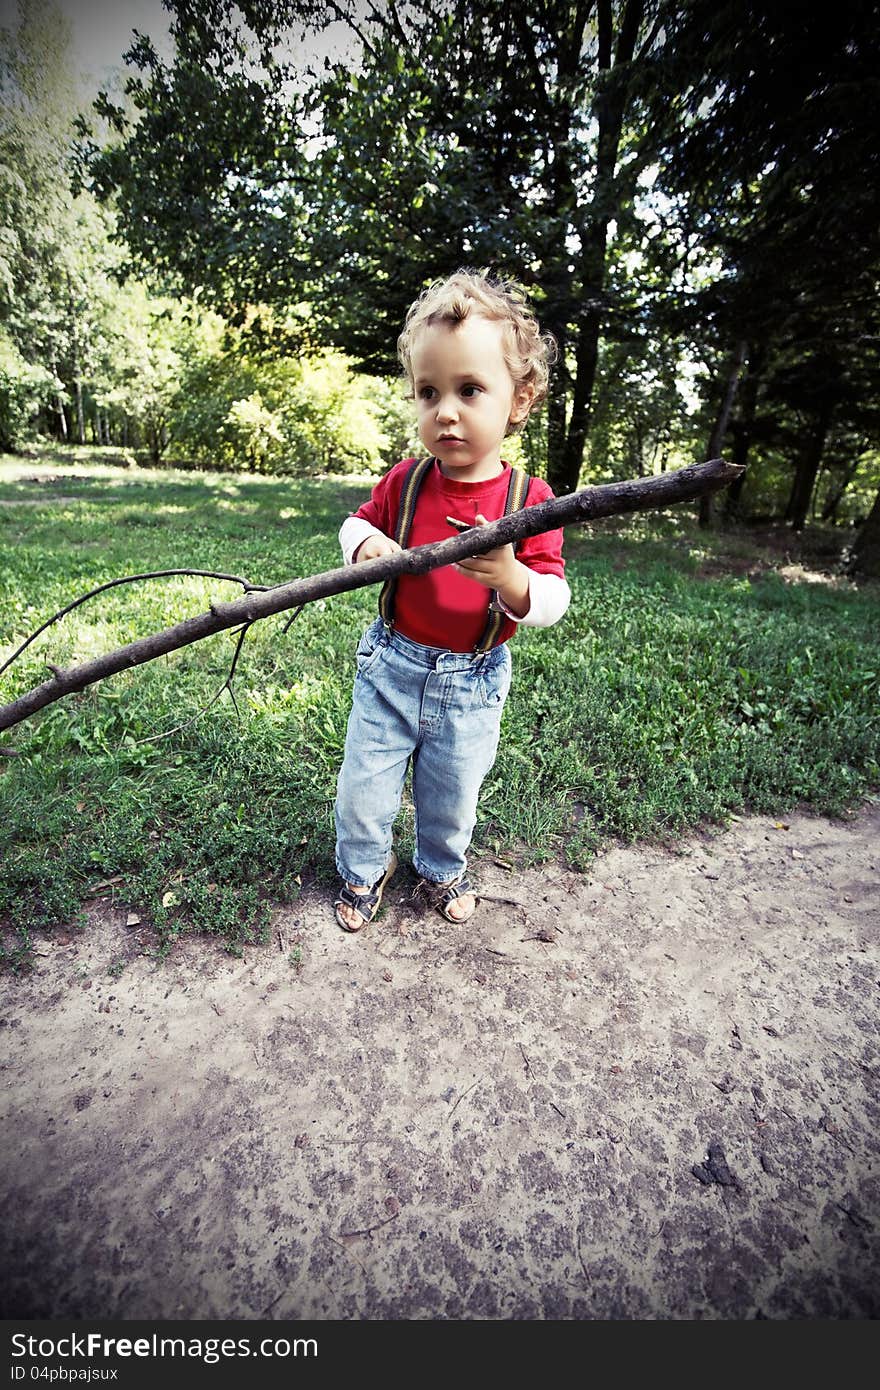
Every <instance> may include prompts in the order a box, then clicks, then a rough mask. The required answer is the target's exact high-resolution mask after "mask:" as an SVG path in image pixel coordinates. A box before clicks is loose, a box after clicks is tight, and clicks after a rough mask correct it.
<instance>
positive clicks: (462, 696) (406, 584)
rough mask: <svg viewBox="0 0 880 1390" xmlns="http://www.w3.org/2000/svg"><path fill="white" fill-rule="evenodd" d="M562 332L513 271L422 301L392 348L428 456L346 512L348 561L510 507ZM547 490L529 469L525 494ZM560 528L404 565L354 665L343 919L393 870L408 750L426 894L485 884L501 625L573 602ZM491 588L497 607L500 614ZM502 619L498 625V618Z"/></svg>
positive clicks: (339, 911) (505, 678) (504, 670)
mask: <svg viewBox="0 0 880 1390" xmlns="http://www.w3.org/2000/svg"><path fill="white" fill-rule="evenodd" d="M553 346H554V345H553V342H552V339H549V338H543V337H542V336H541V333H540V330H539V328H538V324H537V322H536V320H535V318H534V315H533V314H532V312H531V311H530V309H529V308H528V306H527V304H526V302H525V299H524V296H523V294H522V293H521V291H520V290H519V289H518V287H517V286H515V285H513V284H510V283H508V282H503V281H498V280H493V279H490V278H489V277H488V276H485V275H480V274H474V273H471V272H468V271H459V272H458V273H457V274H455V275H452V276H450V277H449V278H448V279H446V280H442V281H437V282H436V283H435V284H433V285H431V286H430V287H429V288H428V289H427V290H426V291H425V292H424V294H422V295H421V297H420V298H419V299H418V300H417V301H416V302H415V303H414V304H413V305H412V306H411V308H410V310H409V312H408V314H407V317H406V323H405V325H404V330H403V333H402V334H401V336H400V338H399V340H398V353H399V356H400V359H401V362H402V363H403V367H404V370H405V371H406V374H407V376H408V378H409V381H410V385H411V387H412V390H413V395H414V398H415V401H416V405H417V409H418V424H419V436H420V438H421V441H422V443H423V444H424V446H425V448H426V450H427V451H428V453H429V454H430V455H431V459H430V461H429V462H428V463H426V470H427V471H426V472H425V473H424V475H423V477H422V480H421V483H420V485H419V487H418V490H417V492H415V495H414V505H413V489H412V483H411V482H409V483H407V479H408V477H410V478H411V476H412V475H411V470H412V467H413V460H412V459H404V460H403V462H402V463H398V464H397V465H396V466H395V467H394V468H392V469H391V471H390V472H389V473H387V474H386V475H385V476H384V477H383V478H382V479H381V481H380V482H379V483H377V485H376V486H375V487H374V488H373V492H372V496H371V498H370V501H369V502H366V503H364V505H363V506H362V507H360V508H359V509H358V511H357V512H356V513H355V514H354V515H353V516H350V517H348V518H347V519H346V521H344V522H343V525H342V528H341V530H340V533H339V538H340V543H341V545H342V550H343V554H344V556H345V562H346V564H352V563H355V564H356V563H359V562H360V561H362V560H370V559H373V558H375V557H376V556H378V555H391V554H393V553H395V552H396V551H399V550H400V549H401V547H400V545H399V544H398V543H397V541H395V540H394V539H392V537H393V536H394V534H395V531H396V530H397V526H398V516H399V513H400V508H401V494H402V491H403V489H404V484H405V483H406V492H405V495H404V498H403V504H404V507H405V508H406V509H408V510H409V512H410V513H411V526H410V530H409V533H408V536H407V538H406V544H407V546H408V548H412V547H415V546H418V545H425V544H427V543H428V542H430V541H438V540H447V539H448V538H449V537H450V536H453V535H455V534H457V531H458V529H460V528H456V527H453V526H452V525H451V524H450V522H449V520H448V519H447V518H449V517H452V518H453V520H457V521H459V522H464V523H467V524H468V525H470V526H484V525H486V524H487V523H488V522H491V521H497V520H498V519H499V517H501V516H503V515H504V512H505V506H506V504H507V499H508V486H509V484H510V482H511V470H510V467H509V465H508V464H506V463H505V462H504V461H503V460H502V458H501V447H502V443H503V441H504V438H505V436H506V435H508V434H511V433H514V432H515V431H517V430H520V429H522V427H523V426H524V424H525V422H526V420H527V419H528V416H529V413H530V411H532V410H534V409H535V408H536V407H537V406H538V405H539V404H540V403H541V401H542V400H543V399H544V397H545V395H546V394H547V378H548V368H549V364H550V361H551V357H552V352H553ZM552 496H553V494H552V492H551V490H550V488H549V487H548V486H547V484H546V483H545V482H542V481H541V480H540V479H537V478H532V479H530V480H529V486H528V492H527V494H526V497H525V502H524V505H525V506H534V505H535V504H536V503H538V502H544V501H546V500H547V498H548V497H552ZM569 600H570V592H569V588H568V585H567V583H566V581H565V578H564V562H563V559H562V531H561V530H558V531H550V532H547V533H545V534H544V535H541V536H535V537H533V538H532V539H530V540H526V541H523V542H521V543H520V545H519V547H518V549H517V550H516V552H514V547H513V546H512V545H503V546H499V547H498V548H497V549H495V550H490V551H489V552H488V553H487V554H485V555H479V556H475V557H474V558H472V559H468V560H462V561H461V563H460V564H457V565H447V566H443V567H442V568H440V569H435V570H432V571H431V572H430V573H428V574H425V575H417V576H409V575H404V576H401V577H400V578H399V580H398V581H397V583H396V586H395V588H394V593H393V598H392V600H391V604H390V605H389V601H388V598H387V595H386V592H385V591H383V599H382V601H381V603H380V614H381V616H380V617H379V618H377V619H376V621H375V622H374V623H373V624H372V625H371V626H370V627H369V628H368V629H367V631H366V632H365V633H364V635H363V637H362V638H361V641H360V644H359V646H358V650H357V666H358V671H357V676H356V678H355V684H354V699H353V704H352V711H351V717H350V719H349V723H348V733H347V736H346V742H345V754H344V760H343V764H342V770H341V772H340V774H339V781H338V786H337V797H336V834H337V842H336V867H337V869H338V871H339V874H340V876H341V878H342V880H343V887H342V888H341V889H340V891H339V893H338V895H337V898H336V903H335V911H336V920H337V921H338V923H339V925H340V926H341V927H343V928H344V929H345V930H346V931H359V930H360V928H361V927H363V926H364V925H365V924H366V923H367V922H370V921H372V919H373V917H374V916H375V915H376V912H377V911H378V908H379V904H380V902H381V899H382V893H383V891H384V888H385V885H386V883H387V882H388V880H389V878H390V877H391V875H392V873H393V872H394V870H395V868H396V867H397V859H396V856H395V855H394V853H393V851H392V849H391V826H392V823H393V821H394V818H395V816H396V814H397V811H398V808H399V805H400V797H401V793H402V790H403V782H404V777H405V775H406V769H407V765H408V763H409V762H410V760H411V761H412V770H413V771H412V788H413V801H414V804H415V813H416V818H415V837H416V851H415V856H414V859H413V864H414V866H415V870H416V873H417V874H418V875H419V878H420V882H419V885H418V888H417V892H419V893H420V895H421V896H422V897H423V898H426V899H427V900H428V901H429V902H430V903H431V904H432V905H433V906H434V907H436V908H437V910H438V911H439V912H440V913H441V914H442V915H443V916H444V917H445V918H446V919H447V920H448V921H450V922H465V921H467V920H468V918H469V917H470V916H471V915H472V914H473V912H474V908H475V906H476V899H475V896H474V893H473V890H472V888H471V885H470V883H469V882H468V880H467V878H466V877H465V872H466V868H467V860H466V851H467V849H468V847H469V845H470V841H471V836H472V834H473V829H474V824H475V821H476V808H477V798H478V796H479V791H480V786H481V784H482V782H483V779H484V778H485V776H486V774H487V773H488V771H489V769H490V768H491V766H492V764H493V762H494V761H495V754H496V751H497V748H498V737H499V729H500V723H501V712H502V709H503V708H504V701H505V699H506V696H507V691H508V688H509V685H510V669H511V665H510V652H509V650H508V646H507V642H508V639H509V638H510V637H511V636H512V635H513V634H514V632H515V631H516V626H517V624H518V623H523V624H524V625H526V626H530V627H549V626H550V625H551V624H552V623H555V622H557V621H558V620H559V619H560V618H561V617H562V615H563V613H564V612H565V610H566V608H567V607H568V604H569ZM490 601H491V605H492V611H490ZM493 617H496V619H497V620H496V621H495V622H494V624H491V623H490V619H491V618H493Z"/></svg>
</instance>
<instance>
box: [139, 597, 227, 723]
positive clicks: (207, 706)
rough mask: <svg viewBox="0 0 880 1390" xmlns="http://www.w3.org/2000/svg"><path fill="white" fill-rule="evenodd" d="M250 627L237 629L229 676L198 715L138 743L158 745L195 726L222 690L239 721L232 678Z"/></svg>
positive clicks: (218, 697)
mask: <svg viewBox="0 0 880 1390" xmlns="http://www.w3.org/2000/svg"><path fill="white" fill-rule="evenodd" d="M250 626H251V624H250V623H246V624H245V626H244V627H243V628H240V629H239V633H238V642H237V643H236V645H235V654H234V656H233V658H232V665H231V666H230V668H229V675H228V676H227V677H226V679H225V681H224V682H223V684H222V685H221V687H220V689H219V690H218V691H216V692H215V694H213V695H212V696H211V698H210V700H209V701H208V703H207V704H206V705H205V706H204V707H203V708H202V709H200V710H199V711H198V713H196V714H194V715H193V716H192V718H191V719H186V720H184V722H183V723H182V724H176V725H175V727H174V728H173V729H166V730H165V732H164V733H161V734H150V735H149V737H148V738H139V739H138V743H158V742H159V739H160V738H170V737H171V735H172V734H179V733H180V732H181V730H182V729H189V728H190V727H191V725H193V724H195V723H196V721H197V720H199V719H201V717H202V715H203V714H207V713H208V710H209V709H210V708H211V706H212V705H216V703H217V701H218V700H219V699H220V696H221V695H222V694H223V691H224V690H228V691H229V695H230V699H231V700H232V703H233V705H234V706H235V713H236V714H237V715H238V717H239V719H241V710H240V709H239V708H238V701H237V700H236V698H235V691H234V690H233V689H232V678H233V676H234V675H235V668H236V666H237V664H238V658H239V654H240V652H241V647H242V643H243V642H244V639H245V634H246V633H247V630H248V628H249V627H250Z"/></svg>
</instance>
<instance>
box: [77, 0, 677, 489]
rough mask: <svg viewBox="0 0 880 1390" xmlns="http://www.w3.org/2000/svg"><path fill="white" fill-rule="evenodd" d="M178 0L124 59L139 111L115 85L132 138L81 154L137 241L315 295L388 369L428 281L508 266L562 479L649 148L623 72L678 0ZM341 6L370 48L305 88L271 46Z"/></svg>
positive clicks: (239, 284)
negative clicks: (529, 322)
mask: <svg viewBox="0 0 880 1390" xmlns="http://www.w3.org/2000/svg"><path fill="white" fill-rule="evenodd" d="M172 8H173V10H174V14H175V19H174V23H173V25H172V31H173V34H174V37H175V42H176V46H177V53H176V58H175V61H174V63H173V64H171V65H170V66H166V65H164V64H163V63H162V62H161V61H160V59H159V58H158V56H157V54H156V52H155V50H154V49H153V48H152V46H151V45H150V44H149V41H148V40H146V39H141V40H139V42H138V44H137V45H136V46H135V48H134V49H133V50H132V52H131V54H130V57H131V60H132V62H133V63H134V64H136V65H137V66H139V68H140V71H141V74H142V75H141V76H139V77H137V78H133V79H131V81H130V82H129V84H128V97H129V100H130V102H131V103H132V104H133V107H134V109H135V110H136V112H137V115H138V119H137V121H136V123H134V122H131V121H129V120H128V118H127V117H126V114H125V112H124V110H123V109H122V108H121V107H119V106H114V105H113V104H112V103H110V102H109V101H108V100H106V99H105V100H104V101H103V103H102V105H101V110H102V112H103V114H104V115H105V116H107V118H108V119H109V120H110V121H111V122H113V123H114V125H115V126H116V128H117V129H118V131H119V132H120V134H121V136H122V137H123V138H122V139H121V141H120V143H118V144H117V145H116V146H115V147H113V148H112V149H108V150H105V151H101V150H99V149H97V148H93V149H92V150H91V152H90V155H89V159H88V163H89V167H90V169H91V176H92V178H93V180H94V186H95V187H96V188H97V189H98V190H99V191H100V192H101V193H102V194H103V195H104V196H109V195H110V194H115V195H116V197H117V199H118V206H119V210H120V215H121V218H122V224H123V226H124V229H125V233H126V236H127V237H128V239H129V241H130V243H131V245H132V248H133V250H134V253H135V255H136V256H138V257H139V258H140V260H141V262H142V263H143V264H146V263H148V262H149V263H150V264H153V265H157V264H158V265H160V266H162V267H163V268H164V269H165V270H166V271H168V272H169V273H172V274H174V275H175V276H177V277H178V282H179V283H181V284H185V285H187V286H188V287H190V288H193V287H194V286H195V285H198V286H199V287H200V289H201V290H202V291H203V292H204V293H206V294H208V295H210V296H211V297H212V298H213V300H214V302H215V303H216V304H217V305H218V306H221V307H222V308H223V310H224V311H225V312H230V311H232V310H233V309H234V310H235V312H237V314H238V315H239V316H240V315H241V314H242V313H243V305H244V304H245V303H251V304H253V303H257V302H260V301H263V302H267V303H269V304H272V305H276V306H277V305H286V304H289V303H290V302H298V301H299V300H300V299H301V298H303V297H305V298H307V299H308V300H309V301H310V302H311V303H312V304H313V305H314V306H315V309H314V318H313V324H312V326H311V327H312V331H313V332H317V333H319V334H320V336H321V337H322V338H323V339H324V340H326V341H329V342H330V343H332V344H334V345H335V346H337V347H340V348H342V349H344V350H345V351H346V352H348V353H350V354H352V355H354V356H355V357H356V358H357V359H358V360H359V361H360V362H361V363H362V365H363V366H364V367H365V368H366V369H369V370H372V371H382V370H388V369H389V368H390V367H391V364H392V360H393V358H392V353H391V345H392V344H393V342H394V340H395V338H396V335H397V333H398V332H399V329H400V324H401V320H402V317H403V313H404V311H405V309H406V307H407V305H408V304H409V302H410V301H411V300H412V298H413V297H414V296H415V294H416V293H418V291H419V290H420V289H421V287H422V286H423V285H424V283H425V282H426V281H427V280H428V279H430V278H433V277H434V276H437V275H441V274H443V273H445V272H447V271H450V270H453V269H455V268H456V267H458V266H459V265H461V264H463V263H471V264H478V265H488V266H490V267H492V268H494V269H496V270H498V271H500V272H503V273H507V274H513V275H515V276H516V277H517V278H519V279H520V280H521V281H523V282H524V283H525V284H526V285H527V286H528V287H529V288H530V289H531V290H532V292H533V294H534V296H535V299H536V301H537V303H538V305H539V308H540V311H541V314H542V318H543V321H544V324H545V326H546V327H547V328H549V329H550V331H552V332H553V333H554V335H555V337H556V338H557V341H558V343H559V345H560V349H561V353H562V357H561V368H560V370H559V371H558V373H557V374H556V377H555V379H554V388H553V392H552V394H551V398H550V402H549V410H548V431H547V438H548V451H549V477H550V480H551V483H552V484H553V486H554V487H555V488H556V490H557V491H560V492H565V491H571V490H572V489H573V488H574V487H575V486H576V484H577V479H578V475H579V472H580V467H581V460H582V455H583V448H584V442H585V439H586V435H587V426H588V420H589V409H590V402H591V398H592V393H593V386H594V381H595V375H596V367H597V361H598V352H599V341H600V332H601V328H602V324H603V321H604V319H605V317H606V314H607V309H608V304H607V300H606V292H605V272H606V261H607V255H608V246H609V239H610V236H611V231H612V227H613V223H614V219H615V217H616V216H619V215H620V214H621V212H622V209H623V208H624V206H625V204H626V202H627V200H629V199H630V198H631V197H632V190H633V181H634V178H635V176H636V173H637V171H638V168H639V159H638V153H637V151H634V150H631V149H630V148H629V147H628V146H627V145H626V143H625V140H624V133H625V121H626V114H627V110H628V106H629V101H630V90H631V81H632V74H633V72H634V71H635V70H637V68H638V66H639V64H640V63H642V62H644V61H645V60H646V58H647V56H648V54H650V52H651V50H652V48H653V46H654V45H655V43H656V41H657V38H658V35H659V33H660V28H661V23H662V14H663V10H664V7H663V5H661V4H660V3H658V2H657V0H619V3H612V0H597V2H596V3H587V2H586V0H579V3H575V4H570V5H550V6H546V5H544V4H541V3H537V0H533V3H529V4H526V5H523V6H517V7H515V8H514V9H510V8H508V7H507V6H506V5H502V4H501V3H500V0H466V2H465V0H461V3H454V4H451V5H449V6H448V7H439V8H438V7H437V6H436V5H434V4H429V3H427V0H418V2H417V3H412V4H408V5H405V6H401V7H400V8H396V7H395V6H394V4H390V5H388V6H387V7H385V8H384V9H382V8H380V7H378V6H375V5H370V6H368V9H367V14H366V15H365V16H362V15H361V14H360V11H359V8H358V7H357V6H356V5H354V4H353V3H352V4H350V5H349V6H347V7H346V6H345V5H338V4H328V5H321V4H286V5H279V4H277V3H273V4H269V3H267V0H257V3H252V4H248V5H246V6H243V7H242V9H243V13H244V15H245V17H246V19H247V22H248V25H249V26H250V27H249V30H248V31H247V32H245V30H244V29H243V28H242V27H239V26H236V24H235V23H234V21H233V19H232V18H231V17H230V16H231V9H230V7H227V6H225V5H222V4H220V3H216V0H212V2H211V3H209V0H201V3H196V2H195V0H186V3H183V0H174V3H173V6H172ZM339 18H342V19H344V20H345V21H346V23H347V24H348V26H349V28H350V29H351V31H352V32H353V33H354V34H356V35H357V37H358V41H359V46H360V52H359V57H358V62H357V65H356V68H355V69H354V70H351V69H350V68H349V67H348V66H347V65H345V64H343V63H341V62H338V63H331V62H330V61H329V60H328V61H327V70H326V72H325V73H324V74H323V75H321V76H319V75H317V74H312V75H311V79H310V81H309V84H308V86H307V87H306V86H305V82H306V76H307V75H306V74H302V73H300V74H298V75H296V77H297V80H298V81H299V84H300V91H301V95H297V96H294V97H293V98H290V96H289V88H287V87H286V86H285V84H286V83H288V84H289V83H290V82H292V81H293V80H294V76H295V75H294V74H293V73H292V72H291V71H290V68H289V67H288V68H285V67H283V66H281V65H280V64H279V62H278V60H277V57H276V54H275V45H276V44H277V42H278V41H279V40H280V38H281V37H282V35H283V31H284V28H285V25H286V24H289V23H290V22H292V21H299V22H300V23H303V24H306V23H311V24H312V25H317V26H318V27H320V26H322V25H326V24H327V23H328V22H329V21H330V20H331V19H339ZM249 55H251V56H253V55H256V56H257V60H258V62H260V63H262V72H261V74H260V80H259V81H257V80H256V79H255V78H254V76H253V68H252V67H251V69H250V70H248V67H247V63H248V56H249ZM248 71H250V75H248ZM304 88H305V89H304ZM309 123H310V124H309ZM316 129H317V134H316V133H315V131H316ZM307 144H308V145H310V146H311V150H310V151H307ZM299 328H300V332H301V333H302V334H303V335H304V337H308V332H309V326H308V325H299Z"/></svg>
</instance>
